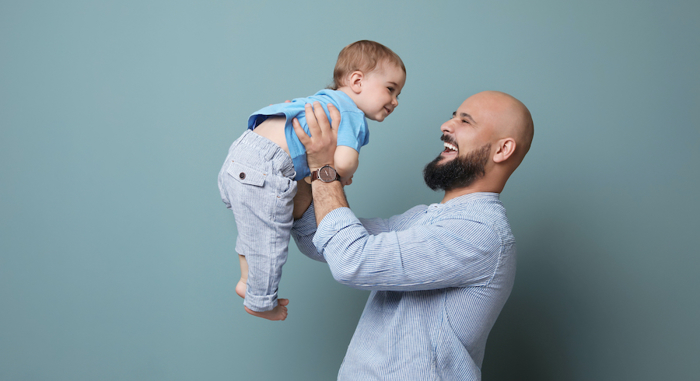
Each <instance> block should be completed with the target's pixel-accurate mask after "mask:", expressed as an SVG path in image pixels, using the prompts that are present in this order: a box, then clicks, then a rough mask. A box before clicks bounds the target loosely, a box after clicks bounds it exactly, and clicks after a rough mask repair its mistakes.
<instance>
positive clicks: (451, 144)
mask: <svg viewBox="0 0 700 381" xmlns="http://www.w3.org/2000/svg"><path fill="white" fill-rule="evenodd" d="M440 140H442V141H443V142H445V143H444V146H445V150H444V151H442V153H457V152H459V148H458V147H457V142H455V141H454V139H453V138H452V136H449V135H442V136H440Z"/></svg>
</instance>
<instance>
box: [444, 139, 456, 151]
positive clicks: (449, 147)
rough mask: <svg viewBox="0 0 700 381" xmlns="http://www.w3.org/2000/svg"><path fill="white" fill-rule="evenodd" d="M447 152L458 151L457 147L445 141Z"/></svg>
mask: <svg viewBox="0 0 700 381" xmlns="http://www.w3.org/2000/svg"><path fill="white" fill-rule="evenodd" d="M445 152H446V153H449V152H457V147H455V146H454V145H452V144H450V143H448V142H445Z"/></svg>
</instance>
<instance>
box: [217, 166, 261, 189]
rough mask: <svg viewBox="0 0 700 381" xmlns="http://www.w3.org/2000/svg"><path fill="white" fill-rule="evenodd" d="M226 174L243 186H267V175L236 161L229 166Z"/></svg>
mask: <svg viewBox="0 0 700 381" xmlns="http://www.w3.org/2000/svg"><path fill="white" fill-rule="evenodd" d="M226 172H228V174H229V175H230V176H231V177H233V178H234V179H235V180H236V181H238V182H240V183H243V184H248V185H254V186H256V187H262V186H263V185H264V184H265V174H263V173H262V172H260V171H257V170H255V169H253V168H250V167H247V166H245V165H243V164H240V163H237V162H235V161H234V162H232V163H231V165H229V167H228V169H227V170H226Z"/></svg>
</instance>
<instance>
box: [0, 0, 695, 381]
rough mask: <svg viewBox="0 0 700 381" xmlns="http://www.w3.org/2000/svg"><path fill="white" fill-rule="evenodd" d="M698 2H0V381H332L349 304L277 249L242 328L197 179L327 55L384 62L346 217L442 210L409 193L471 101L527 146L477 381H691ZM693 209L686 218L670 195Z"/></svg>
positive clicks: (355, 315) (321, 79) (512, 193)
mask: <svg viewBox="0 0 700 381" xmlns="http://www.w3.org/2000/svg"><path fill="white" fill-rule="evenodd" d="M698 16H700V3H698V2H696V1H693V2H691V1H667V2H660V1H633V0H619V1H598V0H594V1H587V2H568V1H564V2H562V1H553V0H552V1H537V0H536V1H529V2H522V1H514V0H513V1H493V2H477V1H432V2H430V3H428V2H426V3H425V4H421V3H418V2H416V3H411V2H404V1H365V0H361V1H354V2H345V3H340V2H330V1H326V2H323V1H307V2H296V3H293V2H288V1H284V2H283V1H255V2H253V1H232V2H227V1H197V2H195V1H191V2H186V1H105V2H93V1H63V2H49V1H46V2H36V1H23V2H11V1H3V2H1V3H0V379H1V380H71V381H80V380H194V379H198V380H244V379H248V380H273V379H277V380H330V379H335V376H336V374H337V370H338V368H339V366H340V363H341V361H342V359H343V356H344V353H345V350H346V348H347V345H348V343H349V341H350V338H351V336H352V333H353V331H354V328H355V325H356V323H357V320H358V319H359V316H360V314H361V312H362V308H363V306H364V303H365V300H366V297H367V293H366V292H363V291H357V290H353V289H350V288H347V287H344V286H341V285H339V284H337V283H336V282H335V281H334V280H333V279H332V277H331V275H330V273H329V271H328V269H327V267H326V266H325V265H324V264H321V263H317V262H313V261H311V260H309V259H307V258H306V257H304V256H302V255H301V254H299V252H298V250H297V249H296V247H295V246H294V245H293V244H292V247H291V250H290V257H289V261H288V263H287V265H286V266H285V267H284V276H283V279H282V283H281V286H280V295H281V296H283V297H287V298H289V299H290V300H291V304H290V307H289V310H290V314H289V318H288V319H287V320H286V321H284V322H281V323H280V322H269V321H264V320H261V319H258V318H254V317H252V316H250V315H248V314H246V313H245V312H244V310H243V306H242V300H241V299H240V298H238V296H236V294H235V293H234V286H235V284H236V281H237V280H238V278H239V275H240V274H239V269H238V260H237V256H236V255H235V253H234V252H233V247H234V242H235V224H234V221H233V217H232V215H231V214H230V211H228V210H227V209H226V208H225V207H224V205H223V204H222V202H221V201H220V198H219V194H218V189H217V185H216V177H217V173H218V171H219V168H220V166H221V164H222V162H223V160H224V157H225V155H226V151H227V149H228V147H229V145H230V144H231V142H232V141H233V140H234V139H235V138H236V137H237V136H238V135H239V134H240V133H241V132H242V131H243V129H244V128H245V122H246V120H247V117H248V115H249V114H250V113H251V112H253V111H255V110H257V109H259V108H261V107H263V106H266V105H268V104H270V103H278V102H281V101H284V100H285V99H291V98H296V97H301V96H307V95H310V94H313V93H314V92H316V91H317V90H319V89H321V88H323V87H325V86H326V85H328V84H329V83H330V82H331V77H332V69H333V65H334V63H335V59H336V57H337V54H338V52H339V51H340V49H342V48H343V47H344V46H345V45H347V44H349V43H351V42H353V41H356V40H360V39H371V40H376V41H379V42H381V43H383V44H385V45H387V46H389V47H390V48H392V49H393V50H394V51H395V52H396V53H398V54H399V55H400V56H401V57H402V58H403V60H404V62H405V64H406V67H407V72H408V77H407V82H406V86H405V88H404V91H403V93H402V94H401V97H400V106H399V107H398V109H397V110H396V111H395V113H394V114H392V115H391V116H390V117H389V118H387V120H386V121H384V122H383V123H376V122H370V129H371V138H370V144H369V145H368V146H366V147H365V148H364V149H363V150H362V154H361V162H360V169H359V170H358V172H357V174H356V176H355V181H354V183H353V185H352V186H350V187H348V188H347V194H348V198H349V201H350V204H351V206H352V208H353V210H354V211H355V212H356V213H357V214H358V215H359V216H363V217H373V216H381V217H389V216H391V215H394V214H398V213H401V212H403V211H405V210H407V209H408V208H410V207H412V206H414V205H416V204H429V203H433V202H439V200H440V198H441V196H440V194H438V193H434V192H431V191H430V190H429V189H428V188H427V187H425V185H424V184H423V181H422V176H421V170H422V168H423V166H424V165H425V163H427V162H428V161H430V160H431V159H432V158H434V157H435V156H436V155H437V154H438V153H439V151H440V150H441V149H442V148H441V142H440V140H439V139H438V138H439V136H440V131H439V127H440V125H441V123H443V122H444V121H445V120H447V119H448V118H449V117H450V116H451V114H452V112H453V111H454V110H455V109H456V108H457V107H458V106H459V104H460V103H461V102H462V101H463V100H464V99H465V98H466V97H468V96H469V95H471V94H474V93H476V92H479V91H483V90H501V91H505V92H508V93H510V94H512V95H514V96H515V97H517V98H519V99H520V100H522V101H523V102H524V103H525V104H526V105H527V106H528V107H529V108H530V110H531V112H532V114H533V116H534V120H535V126H536V133H535V139H534V143H533V146H532V149H531V151H530V153H529V155H528V156H527V158H526V159H525V161H524V162H523V164H522V166H521V167H520V168H519V169H518V171H517V172H516V173H515V174H514V176H513V177H512V178H511V180H510V182H509V183H508V185H507V187H506V189H505V191H504V192H503V194H502V195H501V199H502V201H503V202H504V204H505V206H506V207H507V209H508V215H509V218H510V222H511V225H512V228H513V231H514V234H515V236H516V239H517V242H518V250H519V258H518V274H517V279H516V284H515V288H514V290H513V293H512V295H511V297H510V300H509V301H508V303H507V304H506V307H505V309H504V310H503V312H502V314H501V316H500V318H499V320H498V322H497V323H496V326H495V327H494V329H493V331H492V332H491V336H490V338H489V342H488V345H487V350H486V359H485V361H484V364H483V375H484V379H486V380H545V381H547V380H552V381H554V380H660V379H666V380H691V379H697V377H698V376H697V375H698V374H700V365H698V364H699V363H698V361H697V355H698V353H700V328H698V327H699V325H698V321H700V303H699V302H698V292H699V291H700V281H699V280H698V279H699V278H698V275H697V273H698V270H700V258H699V256H698V254H699V250H698V248H697V244H696V242H697V234H698V233H697V231H698V228H700V223H699V221H698V215H699V214H700V202H698V198H697V194H698V192H697V188H698V186H699V185H700V170H699V168H700V156H699V154H698V152H699V149H698V147H699V145H700V122H699V117H700V113H699V111H698V110H700V70H699V68H700V24H699V23H698V21H697V20H698ZM693 195H695V196H693Z"/></svg>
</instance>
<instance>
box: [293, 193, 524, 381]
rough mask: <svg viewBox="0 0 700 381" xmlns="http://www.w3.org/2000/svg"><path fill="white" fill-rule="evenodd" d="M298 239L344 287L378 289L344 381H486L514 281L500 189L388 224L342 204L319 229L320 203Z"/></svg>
mask: <svg viewBox="0 0 700 381" xmlns="http://www.w3.org/2000/svg"><path fill="white" fill-rule="evenodd" d="M292 235H293V236H294V239H295V240H296V242H297V246H298V247H299V249H300V250H301V251H302V252H303V253H304V254H306V255H307V256H309V257H311V258H312V259H316V260H319V261H323V262H327V263H328V266H329V267H330V270H331V272H332V274H333V277H334V278H335V279H336V280H337V281H338V282H340V283H343V284H345V285H348V286H350V287H354V288H358V289H362V290H371V294H370V297H369V300H368V301H367V304H366V306H365V309H364V312H363V313H362V317H361V318H360V321H359V323H358V325H357V329H356V330H355V334H354V335H353V337H352V340H351V342H350V346H349V347H348V350H347V353H346V355H345V359H344V360H343V364H342V365H341V367H340V372H339V374H338V379H339V380H402V381H405V380H480V379H481V364H482V361H483V358H484V349H485V347H486V339H487V337H488V334H489V332H490V331H491V328H492V327H493V324H494V323H495V321H496V318H497V317H498V314H499V313H500V311H501V309H502V308H503V305H504V304H505V302H506V300H507V299H508V296H509V295H510V292H511V289H512V287H513V281H514V279H515V264H516V250H515V239H514V238H513V235H512V233H511V230H510V226H509V224H508V219H507V217H506V211H505V208H504V207H503V204H501V202H500V200H499V195H498V194H497V193H472V194H468V195H464V196H461V197H457V198H454V199H452V200H450V201H448V202H446V203H445V204H432V205H429V206H426V205H420V206H416V207H414V208H412V209H410V210H408V211H407V212H405V213H403V214H401V215H398V216H394V217H391V218H389V219H358V218H357V217H355V215H354V214H353V213H352V212H351V211H350V209H348V208H339V209H335V210H333V211H332V212H331V213H329V214H328V215H327V216H326V217H325V218H324V219H323V221H321V223H320V224H319V226H318V228H317V227H316V223H315V218H314V214H313V205H312V206H311V207H310V208H309V210H307V212H306V213H305V214H304V217H302V218H301V219H299V220H298V221H296V222H295V225H294V229H293V230H292Z"/></svg>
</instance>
